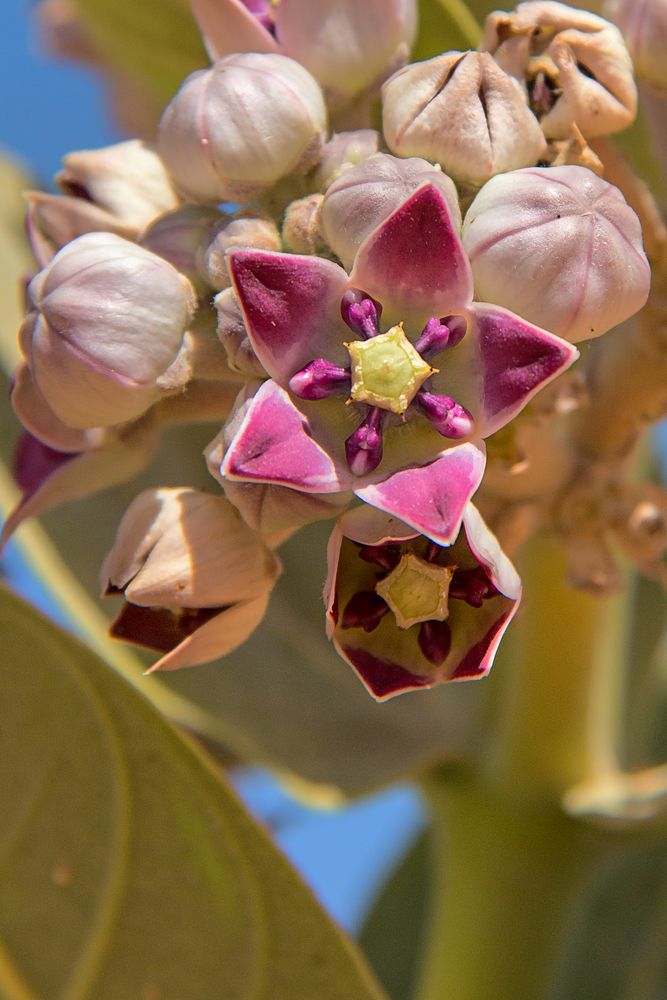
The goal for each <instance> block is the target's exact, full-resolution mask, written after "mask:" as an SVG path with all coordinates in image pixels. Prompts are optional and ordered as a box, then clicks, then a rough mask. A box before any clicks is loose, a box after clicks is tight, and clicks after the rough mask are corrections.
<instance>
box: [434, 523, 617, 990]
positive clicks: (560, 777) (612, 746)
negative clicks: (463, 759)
mask: <svg viewBox="0 0 667 1000" xmlns="http://www.w3.org/2000/svg"><path fill="white" fill-rule="evenodd" d="M522 576H523V579H524V586H525V592H526V595H527V596H526V606H525V608H524V609H523V612H522V615H521V617H520V619H519V621H518V622H517V624H516V626H515V633H514V637H513V640H512V645H511V650H512V654H513V655H512V659H511V662H508V661H507V660H505V662H504V663H502V664H498V666H497V667H496V670H504V671H505V676H504V677H503V678H502V680H503V684H502V685H501V686H500V688H499V692H498V693H499V696H500V699H499V703H498V706H497V716H496V725H495V728H494V731H493V732H492V733H491V735H490V739H489V742H488V744H487V745H486V746H485V748H484V752H483V755H481V756H482V757H483V760H482V763H480V764H479V765H478V766H477V767H476V768H475V769H471V770H470V771H469V772H468V773H466V774H461V775H459V776H458V777H457V778H456V780H454V781H452V779H451V774H446V773H445V772H444V771H441V772H439V773H436V774H435V775H433V776H432V777H431V778H430V779H429V780H428V781H427V782H426V785H425V791H426V793H427V795H428V796H429V798H430V801H431V805H432V810H433V822H434V831H435V832H434V840H435V865H436V891H435V893H434V907H433V912H432V923H431V928H430V934H429V940H428V942H427V948H426V957H425V963H424V967H423V971H422V978H421V987H420V990H419V991H418V993H417V997H418V1000H489V998H493V1000H510V998H511V1000H524V998H526V1000H528V998H530V1000H544V998H545V997H546V996H548V990H549V983H550V982H551V983H553V975H554V971H555V968H556V963H557V961H558V959H559V954H560V950H561V948H562V947H563V944H564V942H565V938H566V935H567V933H568V930H569V929H570V928H571V926H572V919H573V917H576V913H575V910H576V908H577V906H578V905H580V904H581V905H583V901H584V900H585V897H586V892H585V889H586V886H587V884H588V883H589V882H590V881H591V880H592V878H593V877H594V875H595V872H596V870H597V868H598V866H599V864H600V863H601V862H602V861H603V860H604V859H605V858H606V856H607V852H608V849H609V846H610V844H611V843H613V838H609V836H608V835H606V834H604V833H602V832H599V831H593V830H591V829H589V828H587V827H586V826H585V825H584V824H582V823H579V822H578V821H576V820H573V819H571V818H569V817H568V816H566V815H565V814H564V812H563V810H562V808H561V799H562V796H563V794H564V793H565V792H566V791H567V789H568V788H569V787H570V786H571V785H573V784H577V783H579V782H582V781H584V780H585V779H590V778H591V777H592V775H594V774H599V773H601V772H602V773H604V772H605V771H607V770H608V769H612V768H613V767H614V764H615V760H616V742H617V727H618V715H619V711H618V704H619V697H620V691H621V680H620V678H621V677H622V672H621V670H620V667H621V666H622V661H621V659H620V657H619V656H618V655H615V654H614V650H615V649H617V648H618V649H622V648H623V647H622V644H620V643H619V629H622V628H623V627H624V617H623V615H622V614H620V606H619V604H618V601H617V599H615V598H614V599H605V600H603V599H599V598H594V597H591V596H589V595H586V594H582V593H579V592H576V591H574V590H571V589H570V588H568V587H567V586H566V584H565V582H564V565H563V559H562V554H561V552H560V550H559V548H558V547H557V546H556V544H555V543H554V542H553V541H551V540H549V539H544V538H543V539H537V540H534V541H533V542H531V544H530V545H529V547H528V551H527V553H526V558H525V560H524V563H523V566H522Z"/></svg>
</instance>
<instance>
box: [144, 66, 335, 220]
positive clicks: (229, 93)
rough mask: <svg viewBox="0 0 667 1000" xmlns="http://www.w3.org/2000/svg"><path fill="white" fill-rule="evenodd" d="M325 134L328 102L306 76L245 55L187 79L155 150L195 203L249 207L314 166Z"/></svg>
mask: <svg viewBox="0 0 667 1000" xmlns="http://www.w3.org/2000/svg"><path fill="white" fill-rule="evenodd" d="M325 128H326V109H325V106H324V99H323V97H322V93H321V91H320V88H319V86H318V84H317V82H316V81H315V80H314V79H313V77H312V76H311V75H310V73H309V72H308V70H306V69H304V68H303V66H300V65H299V64H298V63H296V62H294V61H293V60H292V59H288V58H287V57H285V56H280V55H276V54H272V53H268V54H266V53H258V52H246V53H242V54H240V55H232V56H227V57H226V58H224V59H220V60H219V61H218V62H216V63H214V65H213V66H212V67H211V68H210V69H207V70H199V71H198V72H196V73H192V74H191V75H190V76H189V77H188V78H187V79H186V80H185V82H184V83H183V85H182V87H181V89H180V90H179V91H178V93H177V94H176V96H175V97H174V98H173V100H172V101H171V103H170V104H169V105H167V108H166V110H165V112H164V114H163V116H162V119H161V121H160V125H159V129H158V151H159V153H160V156H161V157H162V159H163V161H164V163H165V165H166V167H167V169H168V170H169V172H170V173H171V175H172V178H173V180H174V182H175V184H176V186H177V188H178V190H179V191H180V192H181V194H182V195H183V196H184V197H185V198H187V199H189V200H190V201H195V202H204V203H210V204H215V203H217V202H220V201H224V200H225V199H229V200H232V201H249V200H251V199H253V198H255V197H256V196H257V195H259V194H261V193H262V192H263V191H266V190H268V189H269V188H271V187H273V185H274V184H275V183H276V182H277V181H279V180H280V179H281V178H283V177H286V176H287V175H288V174H291V173H293V172H295V171H297V172H298V171H305V170H308V169H309V168H310V167H312V166H313V164H314V163H315V162H316V161H317V158H318V154H319V151H320V148H321V145H322V141H323V133H324V130H325Z"/></svg>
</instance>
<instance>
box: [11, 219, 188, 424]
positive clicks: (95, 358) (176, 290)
mask: <svg viewBox="0 0 667 1000" xmlns="http://www.w3.org/2000/svg"><path fill="white" fill-rule="evenodd" d="M28 298H29V303H30V307H31V311H30V312H29V314H28V315H27V317H26V319H25V321H24V323H23V326H22V328H21V333H20V338H21V346H22V349H23V352H24V355H25V357H26V360H27V362H28V365H29V367H30V369H31V371H32V374H33V377H34V379H35V382H36V384H37V387H38V389H39V391H40V392H41V394H42V395H43V396H44V398H45V400H46V402H47V403H48V405H49V406H50V407H51V409H52V410H53V411H54V412H55V414H56V415H57V417H58V418H59V419H60V420H62V422H63V423H64V424H67V426H69V427H75V428H87V427H100V426H109V425H112V424H119V423H122V422H124V421H127V420H132V419H135V418H136V417H138V416H140V415H141V414H142V413H144V412H145V410H147V409H148V408H149V407H150V406H151V405H152V404H153V402H155V400H156V399H157V398H158V397H159V394H160V390H159V387H158V385H157V380H158V379H159V378H160V376H162V375H163V374H164V372H165V371H166V370H167V369H168V368H169V366H170V364H171V363H172V361H173V360H174V359H175V357H176V355H177V354H178V351H179V349H180V347H181V343H182V340H183V334H184V331H185V329H186V328H187V326H188V323H189V321H190V318H191V313H192V308H193V296H192V289H191V286H190V284H189V282H188V281H187V279H186V278H184V277H183V276H182V275H180V274H179V273H178V272H177V271H176V270H175V268H173V267H172V265H171V264H169V263H168V262H167V261H165V260H162V259H161V258H160V257H157V256H156V255H155V254H152V253H150V252H149V251H148V250H144V249H143V248H142V247H139V246H137V245H136V244H135V243H130V242H129V241H128V240H124V239H122V238H121V237H119V236H115V235H113V234H112V233H88V234H86V235H85V236H80V237H79V238H78V239H76V240H74V241H73V242H72V243H69V244H68V245H67V246H66V247H64V248H63V249H62V250H61V251H60V252H59V253H58V254H56V256H55V257H54V258H53V260H52V261H51V263H50V264H49V265H48V266H47V267H46V268H44V270H43V271H40V273H39V274H38V275H37V276H36V277H35V278H33V280H32V281H31V283H30V286H29V289H28Z"/></svg>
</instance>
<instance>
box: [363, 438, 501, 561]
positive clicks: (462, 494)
mask: <svg viewBox="0 0 667 1000" xmlns="http://www.w3.org/2000/svg"><path fill="white" fill-rule="evenodd" d="M485 463H486V455H485V452H484V450H483V448H482V447H480V445H478V444H474V443H473V442H471V441H469V442H466V444H462V445H458V446H457V447H454V448H450V449H449V450H448V451H446V452H445V453H444V454H443V455H441V456H440V458H437V459H436V460H435V461H434V462H431V464H430V465H424V466H420V467H419V468H413V469H404V470H402V471H400V472H396V473H394V475H393V476H390V477H389V479H386V480H385V481H384V482H383V483H379V484H377V485H375V486H366V487H365V488H363V489H360V490H357V491H356V493H357V496H358V497H360V498H361V499H362V500H365V501H366V503H369V504H371V505H372V506H373V507H378V508H379V509H380V510H383V511H385V512H386V513H387V514H391V515H393V516H394V517H397V518H399V519H400V520H401V521H405V522H406V523H407V524H409V525H411V526H412V527H413V528H416V529H417V531H418V532H421V533H422V534H424V535H427V536H428V537H429V538H431V539H433V541H435V542H437V543H438V544H439V545H449V544H450V543H451V542H452V541H454V539H455V538H456V536H457V534H458V532H459V529H460V527H461V522H462V520H463V515H464V511H465V507H466V504H467V503H468V501H469V500H470V497H471V496H472V495H473V493H474V492H475V490H476V489H477V487H478V486H479V484H480V482H481V480H482V475H483V473H484V466H485Z"/></svg>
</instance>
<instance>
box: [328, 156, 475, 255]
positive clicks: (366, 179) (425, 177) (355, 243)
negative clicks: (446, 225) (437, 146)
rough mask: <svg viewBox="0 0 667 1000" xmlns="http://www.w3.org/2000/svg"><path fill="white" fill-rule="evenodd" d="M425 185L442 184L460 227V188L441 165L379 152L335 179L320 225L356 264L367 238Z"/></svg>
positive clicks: (341, 252)
mask: <svg viewBox="0 0 667 1000" xmlns="http://www.w3.org/2000/svg"><path fill="white" fill-rule="evenodd" d="M422 184H432V185H434V187H437V189H438V190H439V191H440V193H441V194H442V195H443V196H444V198H445V200H446V202H447V205H448V207H449V210H450V212H451V214H452V219H453V221H454V224H455V225H456V226H459V225H460V223H461V210H460V209H459V200H458V194H457V191H456V187H455V186H454V183H453V181H452V180H450V178H449V177H447V175H446V174H443V172H442V170H441V169H440V168H439V167H437V166H436V167H434V166H433V164H432V163H428V162H427V161H426V160H421V159H417V158H410V159H405V160H404V159H398V158H397V157H395V156H389V155H388V154H387V153H376V154H375V155H374V156H369V157H368V159H366V160H364V162H363V163H360V164H359V166H358V167H353V168H352V169H351V170H347V171H346V172H345V173H344V174H342V175H341V176H340V177H339V178H338V180H337V181H334V183H333V184H332V185H331V187H330V188H329V190H328V191H327V193H326V195H325V196H324V201H323V202H322V207H321V209H320V229H321V232H322V235H323V236H324V239H325V240H326V242H327V243H328V244H329V246H330V247H331V249H332V250H333V251H334V252H335V253H336V254H338V256H339V257H340V259H341V260H342V262H343V264H344V265H345V266H346V267H351V266H352V263H353V261H354V257H355V254H356V252H357V250H358V249H359V247H360V245H361V244H362V242H363V241H364V240H365V238H366V237H367V236H368V235H370V233H371V232H372V231H373V230H374V229H375V228H376V227H377V226H379V225H380V223H381V222H384V220H385V219H387V218H388V217H389V216H390V215H391V214H392V212H394V211H395V210H396V209H397V208H398V207H399V205H402V204H403V202H404V201H405V200H406V199H407V198H409V197H410V195H411V194H413V193H414V192H415V191H416V190H417V188H418V187H421V185H422Z"/></svg>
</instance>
